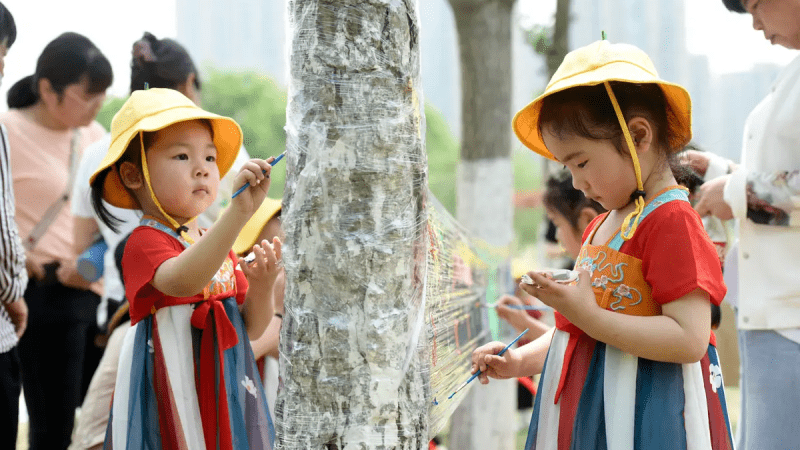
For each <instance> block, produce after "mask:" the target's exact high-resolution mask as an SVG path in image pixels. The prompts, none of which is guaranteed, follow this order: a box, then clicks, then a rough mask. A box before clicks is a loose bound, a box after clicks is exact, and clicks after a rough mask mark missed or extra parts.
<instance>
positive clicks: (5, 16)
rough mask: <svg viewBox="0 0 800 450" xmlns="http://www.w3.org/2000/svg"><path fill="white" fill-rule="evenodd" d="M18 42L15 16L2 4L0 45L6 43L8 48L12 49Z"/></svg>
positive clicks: (0, 7)
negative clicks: (15, 42)
mask: <svg viewBox="0 0 800 450" xmlns="http://www.w3.org/2000/svg"><path fill="white" fill-rule="evenodd" d="M16 40H17V24H16V23H15V22H14V16H12V15H11V11H9V10H8V8H6V6H5V5H4V4H2V3H0V43H3V42H5V44H6V48H7V49H8V48H11V46H12V45H14V41H16Z"/></svg>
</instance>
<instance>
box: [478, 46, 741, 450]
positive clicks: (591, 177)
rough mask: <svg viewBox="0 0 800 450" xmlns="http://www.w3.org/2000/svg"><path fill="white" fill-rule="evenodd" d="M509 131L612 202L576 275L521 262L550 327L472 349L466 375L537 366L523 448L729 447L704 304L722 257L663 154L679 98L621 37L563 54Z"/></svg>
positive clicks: (685, 118) (687, 124) (669, 153)
mask: <svg viewBox="0 0 800 450" xmlns="http://www.w3.org/2000/svg"><path fill="white" fill-rule="evenodd" d="M513 125H514V130H515V132H516V133H517V136H518V137H519V138H520V139H521V140H522V142H523V143H524V144H525V145H527V146H528V147H529V148H531V149H532V150H534V151H535V152H537V153H539V154H541V155H543V156H545V157H547V158H550V159H553V160H555V161H558V162H560V163H562V164H564V165H565V166H566V167H567V168H568V169H569V171H570V172H571V173H572V178H573V185H574V186H575V187H576V188H578V189H580V190H581V191H583V193H584V195H586V197H587V198H589V199H591V200H595V201H597V202H598V203H600V204H601V205H602V206H603V207H604V208H605V209H607V210H608V211H609V212H608V213H605V214H602V215H600V216H598V217H597V218H596V219H595V220H593V221H592V222H591V223H590V224H589V226H588V227H587V229H586V231H585V232H584V233H583V245H582V247H581V250H580V253H579V255H578V258H577V262H576V269H577V270H579V273H580V280H579V282H578V283H577V285H573V286H566V285H560V284H557V283H555V282H553V281H551V280H549V279H548V278H546V277H544V276H542V275H541V274H539V273H536V272H528V275H529V276H530V277H531V279H532V280H533V282H532V284H530V285H528V284H524V283H523V284H521V287H522V288H523V289H524V290H525V291H526V292H528V293H529V294H531V295H532V296H534V297H537V298H538V299H540V300H541V301H542V302H544V303H545V304H547V305H549V306H552V307H553V308H554V309H556V311H557V312H556V327H555V329H554V330H553V331H551V332H548V333H547V334H545V335H544V336H542V337H541V338H539V339H537V340H536V341H534V342H532V343H530V344H528V345H526V346H524V347H521V348H519V349H509V350H508V351H507V352H505V353H504V354H503V356H497V355H496V353H498V352H499V350H500V349H502V348H503V347H504V344H502V343H499V342H494V343H490V344H487V345H485V346H482V347H480V348H478V349H477V350H476V351H475V352H474V353H473V358H472V361H473V372H474V371H477V370H478V369H480V370H481V371H482V372H483V374H482V375H481V376H480V381H481V382H482V383H487V382H488V381H489V380H488V378H487V376H488V377H493V378H509V377H518V376H524V375H532V374H534V373H538V372H540V371H541V372H542V376H541V379H540V383H539V389H538V393H537V398H536V403H535V405H534V414H533V417H532V419H531V425H530V428H529V431H528V439H527V443H526V447H525V448H526V449H528V450H530V449H539V450H542V449H570V448H578V449H589V448H591V449H596V448H608V449H634V448H637V449H650V448H658V449H687V448H697V449H732V444H731V433H730V426H729V423H728V419H727V412H726V406H725V405H726V403H725V395H724V388H723V385H722V376H721V374H720V365H719V361H718V358H717V354H716V350H715V348H714V342H713V340H714V339H713V335H712V334H711V330H710V317H709V315H710V308H709V302H712V303H715V304H719V303H720V302H721V301H722V298H723V296H724V295H725V291H726V289H725V285H724V283H723V281H722V272H721V269H720V263H719V259H718V258H717V254H716V251H715V249H714V246H713V244H712V243H711V241H710V240H709V238H708V236H707V235H706V233H705V231H704V229H703V225H702V223H701V221H700V217H699V216H698V215H697V214H696V213H695V211H694V210H693V209H692V206H691V205H690V204H689V201H688V197H687V193H686V191H685V190H684V189H682V188H680V187H679V186H677V183H676V181H675V178H674V176H673V173H672V170H671V167H670V161H671V160H673V159H674V158H675V154H676V153H677V152H678V151H680V150H681V149H682V148H683V147H684V146H685V145H686V144H687V143H688V142H689V139H690V138H691V117H690V100H689V95H688V93H687V92H686V91H685V90H684V89H683V88H681V87H680V86H677V85H674V84H671V83H668V82H665V81H663V80H660V79H659V78H658V75H657V74H656V71H655V68H654V67H653V64H652V63H651V62H650V59H649V58H648V57H647V55H645V54H644V53H643V52H642V51H641V50H639V49H637V48H635V47H632V46H629V45H620V44H617V45H612V44H609V43H608V42H607V41H599V42H595V43H593V44H591V45H589V46H586V47H583V48H580V49H578V50H575V51H573V52H571V53H569V54H568V55H567V56H566V58H565V59H564V62H563V63H562V64H561V66H560V67H559V69H558V71H557V72H556V73H555V74H554V76H553V79H552V80H551V81H550V84H549V85H548V86H547V89H546V90H545V93H544V94H543V95H542V96H541V97H539V98H537V99H536V100H535V101H534V102H533V103H531V104H530V105H528V106H527V107H526V108H524V109H523V110H522V111H520V112H519V113H518V114H517V116H516V117H515V119H514V124H513Z"/></svg>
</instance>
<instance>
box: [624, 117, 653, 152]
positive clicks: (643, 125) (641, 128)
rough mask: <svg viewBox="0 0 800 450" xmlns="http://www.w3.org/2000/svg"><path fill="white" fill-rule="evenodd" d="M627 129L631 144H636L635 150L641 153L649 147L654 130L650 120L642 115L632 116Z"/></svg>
mask: <svg viewBox="0 0 800 450" xmlns="http://www.w3.org/2000/svg"><path fill="white" fill-rule="evenodd" d="M628 130H630V133H631V139H633V145H634V146H636V151H637V152H639V153H641V152H645V151H647V150H649V149H650V145H651V144H652V143H653V137H654V130H653V126H652V125H651V124H650V121H649V120H647V119H645V118H644V117H634V118H632V119H631V120H630V121H628Z"/></svg>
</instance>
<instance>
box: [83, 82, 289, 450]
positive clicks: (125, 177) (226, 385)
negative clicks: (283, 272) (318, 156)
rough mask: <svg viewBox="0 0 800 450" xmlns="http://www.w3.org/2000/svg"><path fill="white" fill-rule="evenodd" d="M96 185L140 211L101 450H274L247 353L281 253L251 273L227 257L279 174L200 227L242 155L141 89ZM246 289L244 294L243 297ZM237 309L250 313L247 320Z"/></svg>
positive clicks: (229, 132)
mask: <svg viewBox="0 0 800 450" xmlns="http://www.w3.org/2000/svg"><path fill="white" fill-rule="evenodd" d="M111 134H112V137H111V145H110V147H109V150H108V153H107V154H106V157H105V159H104V160H103V162H102V163H101V165H100V167H99V168H98V170H97V171H96V172H95V174H94V175H93V176H92V178H91V186H92V200H93V204H94V206H95V208H96V209H97V212H98V215H99V216H100V217H101V218H102V219H103V220H104V221H106V222H107V223H108V224H109V226H113V220H114V218H113V216H111V215H110V214H109V212H108V211H107V210H106V209H105V208H104V206H103V203H102V202H101V201H100V200H101V199H102V200H105V201H107V202H108V203H110V204H112V205H114V206H118V207H121V208H129V209H139V210H141V211H142V212H143V213H144V216H143V218H142V221H141V224H140V226H139V227H138V228H136V229H135V230H134V231H133V233H132V234H131V236H130V238H129V239H128V242H127V245H126V247H125V254H124V256H123V259H122V268H123V279H124V282H125V283H124V284H125V292H126V297H127V298H128V300H129V303H130V317H131V324H132V327H131V329H130V330H129V331H128V333H127V336H126V337H125V342H124V344H123V349H122V352H121V354H120V363H119V364H120V369H119V372H118V376H117V383H116V390H115V394H114V404H113V407H112V415H111V417H112V418H111V420H110V422H109V432H108V433H107V435H106V436H107V438H106V445H107V446H113V448H116V449H128V450H131V449H137V450H138V449H142V450H144V449H155V448H163V449H178V448H181V449H190V450H200V449H234V448H248V449H270V450H271V449H272V448H273V446H272V444H273V439H274V430H273V427H272V423H271V421H270V417H269V411H268V408H267V404H266V399H265V397H264V392H263V388H262V386H261V382H260V377H259V374H258V370H257V368H256V365H255V360H254V358H253V353H252V350H251V348H250V343H249V340H250V339H255V338H257V337H258V336H260V335H261V334H262V332H263V331H264V329H265V327H266V326H267V324H268V322H269V321H270V318H271V317H272V316H273V311H272V310H273V305H272V298H271V295H270V292H271V289H272V285H273V284H274V282H275V279H276V277H277V275H278V272H279V270H280V269H279V261H278V260H279V259H280V242H279V241H275V245H274V247H273V246H272V245H265V246H264V247H262V246H259V245H256V246H255V247H254V249H253V250H254V253H255V255H256V259H255V261H254V262H253V263H252V264H249V265H248V264H246V263H239V264H238V267H237V261H238V260H237V258H236V255H235V254H234V253H233V252H232V251H231V247H232V246H233V243H234V241H235V239H236V237H237V235H238V234H239V231H240V230H241V229H242V227H244V225H245V223H246V222H247V221H248V219H249V218H250V216H252V215H253V213H254V212H255V211H256V209H257V208H258V207H259V205H260V204H261V202H262V201H263V200H264V198H265V196H266V194H267V190H268V189H269V184H270V183H269V174H270V165H269V163H268V162H267V161H264V160H259V159H253V160H250V161H249V162H247V163H246V164H245V165H244V166H243V168H242V169H241V171H240V172H239V174H238V175H237V176H236V179H235V185H236V186H241V185H244V184H245V183H249V184H250V186H251V187H250V188H248V189H246V190H245V191H244V192H243V193H242V194H241V195H239V196H237V197H236V198H235V199H234V200H233V201H232V203H231V205H230V207H229V208H228V209H227V210H226V211H225V212H224V213H223V214H222V216H221V217H220V218H219V219H218V221H217V223H216V224H214V226H212V227H211V228H210V229H208V230H202V229H200V228H199V227H198V226H197V223H196V221H195V220H194V219H195V218H196V217H197V216H198V215H199V214H200V213H202V212H203V211H204V210H205V209H206V208H207V207H209V206H210V205H211V204H212V203H213V202H214V199H215V196H216V194H217V188H218V186H219V182H220V177H221V176H223V175H224V174H225V172H227V171H228V169H230V167H231V165H232V164H233V161H234V159H235V158H236V154H237V153H238V151H239V148H240V147H241V143H242V133H241V130H240V128H239V126H238V125H237V124H236V122H234V121H233V120H231V119H228V118H226V117H220V116H217V115H215V114H211V113H209V112H206V111H203V110H202V109H200V108H198V107H197V106H196V105H195V104H194V103H192V102H191V101H190V100H189V99H188V98H186V97H184V96H183V95H182V94H180V93H179V92H177V91H174V90H171V89H150V90H145V91H136V92H134V93H133V94H131V97H130V98H129V99H128V101H127V102H125V105H123V107H122V109H121V110H120V111H119V113H117V115H116V116H115V117H114V120H113V122H112V125H111ZM248 285H249V288H248ZM240 308H241V313H240Z"/></svg>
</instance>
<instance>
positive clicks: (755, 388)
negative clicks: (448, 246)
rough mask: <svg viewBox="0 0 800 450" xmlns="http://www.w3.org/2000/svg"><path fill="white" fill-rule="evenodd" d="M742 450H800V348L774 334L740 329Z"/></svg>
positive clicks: (772, 332)
mask: <svg viewBox="0 0 800 450" xmlns="http://www.w3.org/2000/svg"><path fill="white" fill-rule="evenodd" d="M739 355H740V359H741V364H742V374H741V375H742V377H741V382H740V385H741V391H740V392H741V396H742V402H741V410H740V416H739V426H738V428H739V431H738V443H737V446H736V448H737V449H738V450H749V449H754V450H755V449H759V450H760V449H775V450H778V449H800V427H798V423H799V422H798V420H800V419H799V418H800V344H798V343H797V342H794V341H792V340H790V339H787V338H785V337H783V336H781V335H780V334H778V333H776V332H774V331H771V330H739Z"/></svg>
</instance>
